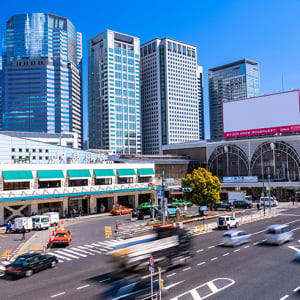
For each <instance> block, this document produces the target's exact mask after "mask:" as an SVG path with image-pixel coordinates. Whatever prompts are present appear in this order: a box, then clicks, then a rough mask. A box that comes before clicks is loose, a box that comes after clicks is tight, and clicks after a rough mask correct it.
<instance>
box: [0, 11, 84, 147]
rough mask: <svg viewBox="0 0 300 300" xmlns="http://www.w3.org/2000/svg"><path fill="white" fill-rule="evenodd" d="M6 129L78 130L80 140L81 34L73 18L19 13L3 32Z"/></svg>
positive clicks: (51, 131) (80, 139)
mask: <svg viewBox="0 0 300 300" xmlns="http://www.w3.org/2000/svg"><path fill="white" fill-rule="evenodd" d="M2 44H3V51H2V52H3V53H2V57H3V105H2V108H3V121H2V125H3V126H2V129H3V130H5V131H26V132H48V133H62V132H74V133H77V134H78V138H79V147H81V144H82V70H81V69H82V68H81V60H82V46H81V45H82V36H81V34H80V33H78V32H76V28H75V26H74V25H73V24H72V23H71V21H70V20H68V19H66V18H62V17H59V16H55V15H52V14H47V13H28V14H19V15H15V16H13V17H12V18H10V19H9V20H8V21H7V22H6V29H5V30H4V34H3V43H2Z"/></svg>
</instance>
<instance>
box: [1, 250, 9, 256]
mask: <svg viewBox="0 0 300 300" xmlns="http://www.w3.org/2000/svg"><path fill="white" fill-rule="evenodd" d="M10 253H11V250H10V249H7V250H5V251H4V252H3V253H2V254H1V256H2V257H5V256H7V255H9V254H10Z"/></svg>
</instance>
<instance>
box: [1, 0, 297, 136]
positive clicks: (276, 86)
mask: <svg viewBox="0 0 300 300" xmlns="http://www.w3.org/2000/svg"><path fill="white" fill-rule="evenodd" d="M26 12H47V13H53V14H57V15H59V16H63V17H66V18H69V19H70V20H71V21H72V22H73V24H74V25H75V26H76V28H77V31H80V32H82V33H83V55H84V61H83V62H84V81H83V82H84V113H85V118H86V119H87V115H86V112H87V88H86V87H87V68H86V65H87V59H86V54H87V53H86V48H87V47H86V45H87V41H88V40H89V39H90V38H92V37H94V36H96V35H97V34H99V33H101V32H102V31H104V30H105V29H112V30H115V31H119V32H122V33H126V34H129V35H133V36H136V37H139V38H140V39H141V43H144V42H146V41H148V40H151V39H153V38H155V37H170V38H173V39H176V40H180V41H183V42H187V43H190V44H193V45H195V46H197V48H198V63H199V64H200V65H202V66H203V68H204V89H205V90H204V94H205V103H204V105H205V114H206V118H205V125H206V130H205V133H206V137H209V128H208V126H209V125H208V85H207V69H209V68H212V67H216V66H219V65H222V64H226V63H229V62H232V61H235V60H239V59H242V58H249V59H252V60H255V61H257V62H259V63H260V83H261V94H269V93H274V92H279V91H282V90H283V89H284V90H290V89H296V88H300V58H299V54H300V30H299V29H300V18H299V15H300V1H299V0H288V1H278V0H273V1H271V0H251V1H250V0H235V1H234V0H221V1H219V0H214V1H211V0H206V1H203V0H190V1H177V0H173V1H170V0H160V1H157V0H152V1H124V0H123V1H120V0H115V1H99V0H89V1H82V0H72V1H71V0H27V1H24V0H22V1H21V0H10V1H8V0H0V28H1V33H0V34H1V37H2V30H3V29H4V28H5V23H6V21H7V20H8V19H9V18H10V17H11V16H13V15H14V14H18V13H26ZM86 124H87V123H86V121H85V125H86ZM86 132H87V128H86V126H85V135H86Z"/></svg>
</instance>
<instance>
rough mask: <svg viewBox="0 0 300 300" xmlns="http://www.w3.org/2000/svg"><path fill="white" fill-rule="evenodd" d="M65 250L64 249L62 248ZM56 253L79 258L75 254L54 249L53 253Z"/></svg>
mask: <svg viewBox="0 0 300 300" xmlns="http://www.w3.org/2000/svg"><path fill="white" fill-rule="evenodd" d="M64 250H66V249H64ZM56 253H58V254H61V255H66V256H67V257H72V258H76V259H79V257H77V256H75V255H72V254H70V253H65V251H54V255H55V254H56Z"/></svg>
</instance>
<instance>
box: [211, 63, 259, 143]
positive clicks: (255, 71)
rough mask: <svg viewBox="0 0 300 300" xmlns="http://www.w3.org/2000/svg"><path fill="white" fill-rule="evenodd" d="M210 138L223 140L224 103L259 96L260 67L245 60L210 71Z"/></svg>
mask: <svg viewBox="0 0 300 300" xmlns="http://www.w3.org/2000/svg"><path fill="white" fill-rule="evenodd" d="M208 81H209V82H208V84H209V109H210V138H211V139H222V138H223V109H222V103H223V102H226V101H231V100H238V99H245V98H250V97H255V96H258V95H259V93H260V81H259V65H258V63H257V62H255V61H252V60H249V59H243V60H239V61H236V62H233V63H229V64H226V65H223V66H219V67H216V68H212V69H209V70H208Z"/></svg>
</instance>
